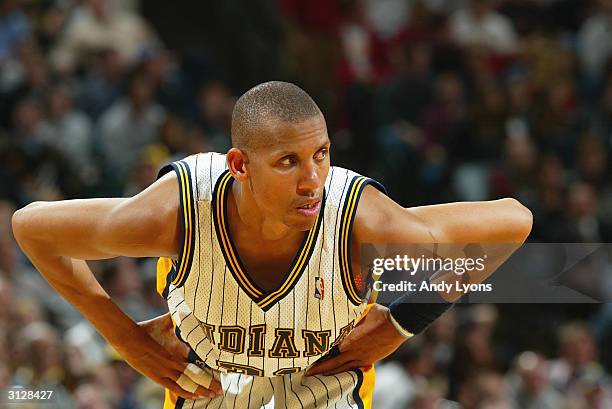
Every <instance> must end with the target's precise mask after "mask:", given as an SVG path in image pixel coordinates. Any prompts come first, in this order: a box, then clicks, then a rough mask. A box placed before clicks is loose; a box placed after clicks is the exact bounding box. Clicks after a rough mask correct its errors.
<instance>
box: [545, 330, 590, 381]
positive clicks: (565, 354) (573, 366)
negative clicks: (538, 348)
mask: <svg viewBox="0 0 612 409" xmlns="http://www.w3.org/2000/svg"><path fill="white" fill-rule="evenodd" d="M559 351H560V355H561V356H560V357H559V358H557V359H555V360H553V361H552V362H551V366H550V381H551V383H552V385H553V386H554V387H555V388H557V389H558V390H559V391H567V390H570V389H571V388H573V387H574V386H575V383H576V382H577V380H578V378H579V377H580V376H581V374H583V373H585V372H586V371H588V370H590V368H600V364H599V363H598V362H597V347H596V345H595V340H594V339H593V335H592V334H591V331H590V330H589V328H588V327H587V326H586V325H585V324H583V323H581V322H570V323H568V324H565V325H563V326H561V328H560V329H559Z"/></svg>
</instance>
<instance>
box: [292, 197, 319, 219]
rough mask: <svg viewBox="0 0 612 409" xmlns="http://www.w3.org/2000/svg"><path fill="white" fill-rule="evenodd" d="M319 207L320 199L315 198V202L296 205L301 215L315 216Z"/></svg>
mask: <svg viewBox="0 0 612 409" xmlns="http://www.w3.org/2000/svg"><path fill="white" fill-rule="evenodd" d="M320 208H321V201H320V200H317V201H316V202H310V203H305V204H303V205H301V206H298V207H297V208H296V209H297V211H298V212H299V213H301V214H302V215H303V216H307V217H312V216H316V215H317V214H318V213H319V209H320Z"/></svg>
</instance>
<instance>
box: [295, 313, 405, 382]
mask: <svg viewBox="0 0 612 409" xmlns="http://www.w3.org/2000/svg"><path fill="white" fill-rule="evenodd" d="M387 312H388V308H387V307H384V306H382V305H379V304H374V305H372V307H371V308H370V310H369V311H368V313H367V314H366V315H365V316H364V317H363V318H362V319H361V321H359V323H358V324H357V325H356V326H355V328H354V329H353V330H352V331H351V333H350V334H349V335H348V336H347V337H346V338H345V339H344V340H343V341H342V342H341V343H340V345H339V349H340V354H339V355H337V356H335V357H333V358H330V359H328V360H325V361H322V362H318V363H315V364H314V365H313V366H312V367H310V369H309V370H308V371H307V372H306V375H319V374H322V375H335V374H337V373H340V372H345V371H350V370H352V369H356V368H361V367H365V366H369V365H372V364H373V363H374V362H376V361H379V360H381V359H383V358H385V357H386V356H388V355H390V354H392V353H393V351H395V350H396V349H397V348H398V347H399V346H400V345H401V344H402V343H403V342H404V341H406V338H405V337H404V336H402V335H401V334H400V333H399V332H398V331H397V330H396V329H395V327H394V326H393V324H391V322H389V320H388V318H387Z"/></svg>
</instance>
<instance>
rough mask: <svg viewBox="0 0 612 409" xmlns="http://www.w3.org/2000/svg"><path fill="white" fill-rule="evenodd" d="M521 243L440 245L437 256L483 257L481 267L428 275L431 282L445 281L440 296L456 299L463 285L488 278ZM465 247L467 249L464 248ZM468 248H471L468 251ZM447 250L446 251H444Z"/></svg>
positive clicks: (451, 300)
mask: <svg viewBox="0 0 612 409" xmlns="http://www.w3.org/2000/svg"><path fill="white" fill-rule="evenodd" d="M520 246H521V244H517V243H507V244H506V243H504V244H491V243H489V244H487V243H483V244H473V245H467V246H464V245H458V244H457V245H454V244H446V245H441V246H439V248H440V247H441V248H442V249H443V250H441V251H439V252H438V254H437V256H438V257H442V258H455V259H456V258H471V259H475V258H483V259H484V261H483V262H482V265H483V268H482V269H481V270H478V269H471V270H470V271H464V272H462V273H460V272H459V271H458V270H457V269H456V270H455V271H445V270H442V271H438V272H436V273H434V274H433V275H432V276H431V277H430V279H429V280H430V282H431V283H432V284H438V283H442V282H444V283H446V284H449V285H448V286H446V291H441V292H439V294H440V296H441V297H442V298H443V299H444V300H445V301H449V302H454V301H457V300H458V299H459V298H461V296H463V295H464V294H465V293H466V292H465V291H464V287H463V285H467V284H480V283H482V282H483V281H485V280H486V279H487V278H489V277H490V276H491V275H492V274H493V273H494V272H495V270H497V269H498V268H499V267H500V266H501V265H502V264H503V263H504V262H505V261H506V260H508V258H510V256H511V255H512V254H513V253H514V252H515V251H516V250H518V248H519V247H520ZM465 247H467V249H468V250H465ZM469 249H473V250H472V251H470V250H469ZM445 250H447V251H445Z"/></svg>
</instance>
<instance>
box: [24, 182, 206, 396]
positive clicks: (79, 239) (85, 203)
mask: <svg viewBox="0 0 612 409" xmlns="http://www.w3.org/2000/svg"><path fill="white" fill-rule="evenodd" d="M178 197H179V196H178V183H177V180H176V175H175V174H174V173H170V174H168V175H166V176H164V177H163V178H161V179H160V180H158V181H157V182H155V183H154V184H153V185H151V186H150V187H149V188H147V189H146V190H144V191H143V192H141V193H139V194H138V195H136V196H134V197H131V198H112V199H86V200H67V201H59V202H35V203H32V204H30V205H28V206H26V207H25V208H23V209H21V210H18V211H17V212H16V213H15V214H14V215H13V220H12V225H13V233H14V235H15V238H16V240H17V242H18V243H19V245H20V246H21V248H22V249H23V251H24V253H25V254H26V255H27V256H28V258H29V259H30V260H31V261H32V263H33V264H34V266H35V267H36V268H37V269H38V270H39V271H40V272H41V274H42V275H43V276H44V277H45V279H46V280H47V281H48V282H49V284H51V286H52V287H54V288H55V289H56V290H57V291H58V292H59V293H60V294H61V295H62V296H63V297H64V298H65V299H66V300H67V301H69V302H70V303H71V304H72V305H74V306H75V307H76V308H77V309H78V310H79V311H80V312H81V313H82V314H83V315H84V316H85V317H86V318H87V319H88V320H89V321H90V322H91V323H92V324H93V325H94V326H95V327H96V329H97V330H98V331H99V332H100V333H101V334H102V336H104V337H105V338H106V339H107V340H108V341H109V342H110V343H111V344H112V345H113V347H115V348H116V349H117V350H118V352H119V353H120V354H121V355H122V356H123V357H124V358H126V360H127V361H128V362H129V363H130V364H131V365H132V366H134V367H135V368H136V369H138V370H139V371H141V372H142V373H144V374H145V375H147V376H149V377H150V378H152V379H153V380H155V381H156V382H158V383H160V384H162V385H164V386H166V387H168V388H170V389H172V390H173V391H175V392H176V393H178V394H180V395H182V396H191V397H196V396H199V395H201V394H202V393H203V392H202V391H201V390H199V393H198V395H195V394H189V393H186V392H185V391H184V390H181V389H180V388H179V387H178V386H177V384H176V383H175V381H176V380H177V379H178V377H179V376H180V374H181V371H182V370H183V369H182V367H180V365H179V364H184V365H186V362H185V363H183V362H182V361H181V362H179V361H176V360H174V359H173V357H172V356H171V355H170V354H168V353H164V351H162V350H160V347H159V345H158V344H156V343H155V341H154V340H153V339H152V338H151V337H150V336H149V335H148V334H147V333H146V331H145V330H143V329H142V328H140V327H139V326H138V325H137V324H136V323H135V322H134V321H133V320H132V319H130V318H129V317H128V316H127V315H125V314H124V313H123V312H122V311H121V309H120V308H119V307H118V306H117V305H116V304H115V303H114V302H113V301H112V300H111V298H110V297H109V295H108V294H107V293H106V291H105V290H104V289H103V288H102V286H101V285H100V284H99V283H98V281H97V280H96V279H95V277H94V275H93V273H92V272H91V270H90V269H89V267H88V265H87V263H86V261H85V260H94V259H105V258H111V257H116V256H130V257H152V256H171V257H172V256H175V255H176V254H177V253H178V243H179V236H178V234H179V231H180V229H179V210H178V209H179V199H178ZM126 334H130V336H129V337H126Z"/></svg>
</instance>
